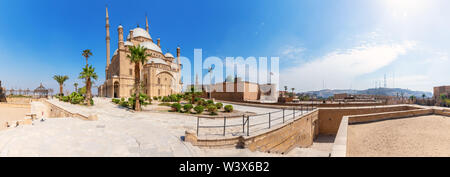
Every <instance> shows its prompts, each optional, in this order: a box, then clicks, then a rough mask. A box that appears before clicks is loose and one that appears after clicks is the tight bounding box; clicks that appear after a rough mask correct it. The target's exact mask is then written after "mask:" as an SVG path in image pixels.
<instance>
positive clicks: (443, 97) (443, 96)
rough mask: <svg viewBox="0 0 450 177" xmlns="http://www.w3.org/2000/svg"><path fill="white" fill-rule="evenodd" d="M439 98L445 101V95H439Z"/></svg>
mask: <svg viewBox="0 0 450 177" xmlns="http://www.w3.org/2000/svg"><path fill="white" fill-rule="evenodd" d="M439 98H440V99H441V100H442V101H444V100H445V99H447V95H445V93H442V94H441V95H439Z"/></svg>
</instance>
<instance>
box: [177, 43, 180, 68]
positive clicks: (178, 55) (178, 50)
mask: <svg viewBox="0 0 450 177" xmlns="http://www.w3.org/2000/svg"><path fill="white" fill-rule="evenodd" d="M180 55H181V53H180V46H178V47H177V64H178V65H181V62H180Z"/></svg>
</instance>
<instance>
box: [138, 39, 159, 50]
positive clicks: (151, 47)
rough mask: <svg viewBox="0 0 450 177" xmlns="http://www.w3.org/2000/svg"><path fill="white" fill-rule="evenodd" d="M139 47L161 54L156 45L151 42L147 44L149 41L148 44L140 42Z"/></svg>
mask: <svg viewBox="0 0 450 177" xmlns="http://www.w3.org/2000/svg"><path fill="white" fill-rule="evenodd" d="M139 45H140V46H142V47H144V48H146V49H150V50H154V51H156V52H159V53H162V51H161V48H159V46H158V45H156V44H155V43H153V42H149V41H148V42H142V43H140V44H139Z"/></svg>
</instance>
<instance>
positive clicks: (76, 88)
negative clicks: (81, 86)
mask: <svg viewBox="0 0 450 177" xmlns="http://www.w3.org/2000/svg"><path fill="white" fill-rule="evenodd" d="M73 86H74V87H75V92H78V83H74V84H73Z"/></svg>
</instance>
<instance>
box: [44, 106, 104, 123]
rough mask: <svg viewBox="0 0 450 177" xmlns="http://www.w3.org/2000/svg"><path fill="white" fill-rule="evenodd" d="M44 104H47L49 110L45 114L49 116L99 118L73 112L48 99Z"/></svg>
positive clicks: (83, 118)
mask: <svg viewBox="0 0 450 177" xmlns="http://www.w3.org/2000/svg"><path fill="white" fill-rule="evenodd" d="M44 104H45V105H46V106H47V112H46V113H45V114H46V115H47V116H48V118H63V117H74V118H79V119H82V120H97V116H87V115H83V114H80V113H73V112H70V111H68V110H66V109H64V108H61V107H59V106H57V105H54V104H52V103H50V102H48V101H44Z"/></svg>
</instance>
